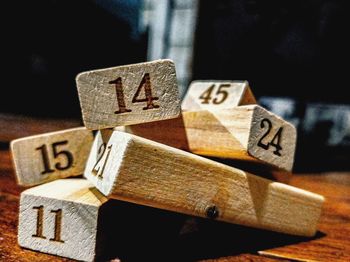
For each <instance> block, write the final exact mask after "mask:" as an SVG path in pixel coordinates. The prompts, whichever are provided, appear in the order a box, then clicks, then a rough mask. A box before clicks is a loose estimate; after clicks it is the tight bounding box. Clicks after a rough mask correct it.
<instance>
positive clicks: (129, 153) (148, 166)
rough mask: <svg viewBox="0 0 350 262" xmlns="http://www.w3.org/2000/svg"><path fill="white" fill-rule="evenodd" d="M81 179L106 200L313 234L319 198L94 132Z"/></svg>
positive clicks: (150, 144) (124, 136)
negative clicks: (105, 197)
mask: <svg viewBox="0 0 350 262" xmlns="http://www.w3.org/2000/svg"><path fill="white" fill-rule="evenodd" d="M84 175H85V176H86V177H87V178H88V179H89V180H90V181H91V182H92V183H93V184H94V185H95V186H96V187H97V188H98V189H99V190H100V191H101V192H102V193H103V194H104V195H106V196H108V197H111V198H116V199H119V200H124V201H129V202H133V203H136V204H141V205H146V206H152V207H156V208H162V209H166V210H171V211H176V212H181V213H184V214H189V215H194V216H200V217H208V218H212V219H218V220H222V221H226V222H230V223H236V224H241V225H246V226H251V227H257V228H263V229H268V230H274V231H278V232H283V233H289V234H294V235H303V236H312V235H314V234H315V232H316V225H317V222H318V219H319V216H320V212H321V206H322V203H323V200H324V199H323V197H322V196H320V195H316V194H313V193H311V192H307V191H304V190H301V189H298V188H294V187H291V186H288V185H285V184H281V183H277V182H272V181H270V180H267V179H265V178H262V177H258V176H255V175H252V174H249V173H247V172H244V171H242V170H239V169H236V168H233V167H229V166H226V165H223V164H220V163H217V162H215V161H212V160H209V159H206V158H203V157H200V156H197V155H194V154H191V153H188V152H185V151H183V150H179V149H176V148H172V147H169V146H166V145H163V144H160V143H157V142H154V141H151V140H148V139H145V138H141V137H138V136H135V135H131V134H128V133H123V132H119V131H114V132H112V131H111V130H103V131H101V132H100V133H98V134H97V136H96V138H95V141H94V144H93V147H92V150H91V153H90V156H89V160H88V163H87V166H86V170H85V173H84Z"/></svg>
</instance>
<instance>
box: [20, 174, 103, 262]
mask: <svg viewBox="0 0 350 262" xmlns="http://www.w3.org/2000/svg"><path fill="white" fill-rule="evenodd" d="M106 202H107V198H106V197H104V196H103V195H102V194H101V193H100V192H99V191H98V190H97V189H96V188H94V187H93V185H92V184H91V183H90V182H89V181H88V180H86V179H60V180H56V181H53V182H50V183H47V184H44V185H40V186H37V187H34V188H31V189H28V190H26V191H24V192H22V194H21V200H20V214H19V225H18V243H19V245H20V246H22V247H25V248H29V249H32V250H36V251H41V252H45V253H49V254H53V255H59V256H64V257H69V258H73V259H78V260H84V261H93V260H94V259H95V258H96V257H97V256H99V255H100V254H98V253H97V251H98V250H100V248H99V246H101V247H103V243H102V242H103V239H102V240H101V239H100V236H101V234H98V232H97V231H98V230H100V228H99V229H98V220H99V217H100V216H102V214H101V207H102V205H103V204H104V203H106Z"/></svg>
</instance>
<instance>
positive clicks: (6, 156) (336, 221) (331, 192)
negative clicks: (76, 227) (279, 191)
mask: <svg viewBox="0 0 350 262" xmlns="http://www.w3.org/2000/svg"><path fill="white" fill-rule="evenodd" d="M38 125H40V122H38ZM32 128H33V129H35V128H36V127H35V126H33V127H32ZM0 159H1V161H0V260H2V261H7V262H17V261H23V262H32V261H39V262H44V261H45V262H46V261H53V262H58V261H73V260H71V259H68V258H62V257H58V256H54V255H49V254H45V253H41V252H35V251H32V250H29V249H23V248H21V247H19V245H18V244H17V223H18V206H19V194H20V192H21V191H22V190H23V187H20V186H18V185H17V184H16V180H15V174H14V170H13V168H12V165H11V157H10V152H9V151H8V150H0ZM290 183H291V185H293V186H297V187H300V188H303V189H306V190H311V191H314V192H316V193H319V194H322V195H324V196H325V197H326V199H327V201H325V203H324V208H323V212H322V214H321V219H320V222H319V226H318V228H319V232H318V233H317V235H316V237H314V238H298V237H297V238H296V237H293V236H289V235H284V234H278V233H274V234H272V232H271V231H264V230H253V229H252V228H247V227H243V226H235V225H233V224H226V223H221V222H215V221H210V220H205V221H207V223H206V225H207V226H208V227H209V228H207V227H203V226H201V227H199V228H198V231H195V232H193V233H191V234H189V235H188V236H186V237H183V236H181V237H180V236H179V235H178V234H173V235H171V234H170V233H169V230H167V228H170V227H171V226H172V223H171V221H169V220H170V219H171V218H172V217H173V216H177V215H178V214H177V213H173V212H169V214H168V219H165V218H163V217H160V219H161V220H155V219H154V218H153V217H152V216H150V212H148V213H144V212H143V213H142V212H141V213H140V212H138V213H136V214H135V213H133V212H131V211H130V209H129V208H127V207H129V206H131V205H132V204H130V203H127V202H125V203H124V206H125V207H124V208H123V209H122V210H119V212H117V213H114V215H111V216H109V217H118V220H117V221H119V222H121V214H123V215H124V220H122V221H124V223H122V224H121V225H120V226H119V231H118V234H117V235H118V238H114V241H113V243H114V246H113V249H114V250H115V252H116V253H117V254H115V255H111V256H109V257H108V259H106V260H104V261H109V260H111V259H118V258H119V259H120V260H121V261H131V260H132V258H135V256H136V257H137V259H134V261H142V260H143V261H146V260H147V261H220V262H227V261H290V260H292V261H306V260H309V261H321V262H323V261H325V262H328V261H335V262H347V261H349V260H350V226H349V225H350V173H349V172H333V173H316V174H294V176H292V178H291V181H290ZM140 208H142V209H143V208H144V207H142V206H137V207H136V206H135V207H134V210H139V209H140ZM159 213H161V210H159V209H154V210H152V214H154V215H156V214H159ZM140 218H141V219H140ZM169 218H170V219H169ZM196 219H197V218H196ZM113 221H114V224H115V221H116V220H113ZM150 222H154V224H152V225H150ZM117 224H120V223H117ZM153 225H154V226H153ZM160 225H164V226H163V227H162V228H161V229H160V228H159V226H160ZM145 229H149V233H148V234H147V233H146V232H144V230H145ZM161 232H162V235H161V236H160V235H159V234H160V233H161ZM142 236H143V239H145V241H143V240H142V239H141V240H140V237H142ZM227 239H229V241H227ZM126 240H128V241H126ZM128 243H132V244H131V245H128ZM170 243H171V244H170ZM162 244H163V245H162ZM155 246H157V247H161V248H154V247H155ZM116 247H118V248H116ZM258 251H264V252H258ZM262 253H264V255H263V254H262ZM122 254H124V255H122ZM270 254H272V255H273V256H274V257H275V258H268V257H266V256H267V255H270ZM178 257H179V259H177V258H178ZM282 257H284V259H283V258H282ZM157 258H158V259H157ZM74 261H75V260H74ZM116 261H117V260H116Z"/></svg>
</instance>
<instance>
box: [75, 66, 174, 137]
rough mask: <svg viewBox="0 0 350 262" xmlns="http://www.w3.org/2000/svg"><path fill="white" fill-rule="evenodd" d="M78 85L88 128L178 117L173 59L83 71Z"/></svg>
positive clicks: (102, 127)
mask: <svg viewBox="0 0 350 262" xmlns="http://www.w3.org/2000/svg"><path fill="white" fill-rule="evenodd" d="M76 82H77V88H78V93H79V99H80V105H81V109H82V115H83V121H84V124H85V126H86V127H87V128H88V129H92V130H96V129H104V128H110V127H116V126H122V125H130V124H137V123H145V122H152V121H157V120H163V119H170V118H175V117H177V116H178V115H179V114H180V97H179V91H178V86H177V80H176V72H175V65H174V63H173V62H172V61H171V60H157V61H153V62H147V63H140V64H133V65H126V66H119V67H113V68H107V69H100V70H93V71H88V72H83V73H80V74H79V75H78V76H77V78H76Z"/></svg>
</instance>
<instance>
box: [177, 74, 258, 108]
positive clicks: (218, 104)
mask: <svg viewBox="0 0 350 262" xmlns="http://www.w3.org/2000/svg"><path fill="white" fill-rule="evenodd" d="M250 104H256V100H255V97H254V95H253V93H252V91H251V90H250V87H249V84H248V82H247V81H204V80H202V81H193V82H192V83H191V85H190V86H189V88H188V91H187V93H186V96H185V98H184V100H183V102H182V105H181V108H182V110H185V111H193V110H198V109H207V110H215V109H225V108H232V107H235V106H240V105H250Z"/></svg>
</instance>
